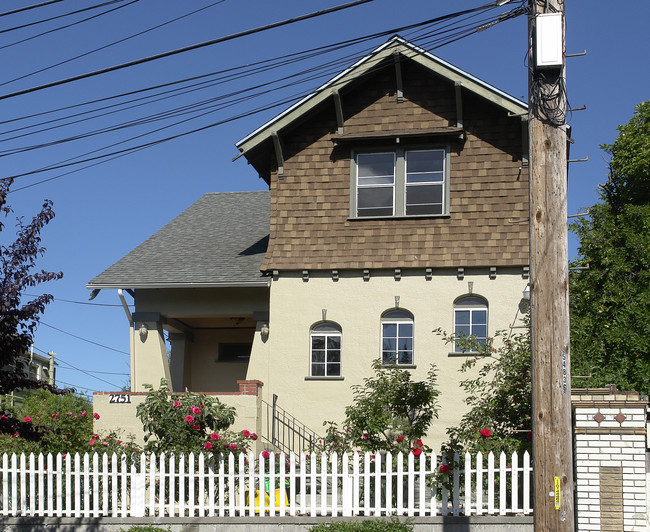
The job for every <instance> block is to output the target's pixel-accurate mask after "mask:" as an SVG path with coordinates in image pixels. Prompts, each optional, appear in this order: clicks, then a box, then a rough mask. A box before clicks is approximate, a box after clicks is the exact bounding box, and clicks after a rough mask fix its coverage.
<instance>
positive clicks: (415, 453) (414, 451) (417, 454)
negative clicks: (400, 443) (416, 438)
mask: <svg viewBox="0 0 650 532" xmlns="http://www.w3.org/2000/svg"><path fill="white" fill-rule="evenodd" d="M413 454H414V455H415V456H420V455H421V454H422V449H416V448H413Z"/></svg>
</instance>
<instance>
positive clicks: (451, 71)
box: [235, 36, 528, 154]
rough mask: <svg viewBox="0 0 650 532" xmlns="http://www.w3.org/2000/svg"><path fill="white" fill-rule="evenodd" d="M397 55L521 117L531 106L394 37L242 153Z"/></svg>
mask: <svg viewBox="0 0 650 532" xmlns="http://www.w3.org/2000/svg"><path fill="white" fill-rule="evenodd" d="M396 53H398V54H400V55H401V56H403V57H405V58H408V59H411V60H413V61H415V62H416V63H419V64H420V65H422V66H424V67H425V68H428V69H430V70H432V71H433V72H436V73H437V74H439V75H441V76H443V77H445V78H447V79H449V80H451V81H453V82H455V83H457V84H459V85H461V86H462V87H463V88H465V89H466V90H469V91H471V92H473V93H475V94H477V95H479V96H481V97H483V98H485V99H487V100H489V101H491V102H492V103H494V104H496V105H498V106H500V107H502V108H503V109H505V110H507V111H509V112H511V113H516V114H521V113H525V112H526V111H527V110H528V105H527V104H526V103H525V102H522V101H521V100H519V99H517V98H515V97H514V96H511V95H509V94H507V93H505V92H503V91H502V90H499V89H497V88H496V87H494V86H492V85H490V84H489V83H486V82H485V81H483V80H481V79H479V78H477V77H476V76H472V75H471V74H469V73H467V72H465V71H464V70H461V69H460V68H458V67H455V66H454V65H452V64H451V63H448V62H446V61H444V60H442V59H440V58H439V57H437V56H435V55H433V54H431V53H429V52H427V51H426V50H423V49H422V48H419V47H418V46H415V45H414V44H413V43H410V42H408V41H406V40H405V39H403V38H402V37H399V36H395V37H393V38H392V39H390V40H389V41H388V42H386V43H385V44H383V45H381V46H379V47H378V48H376V49H375V50H374V51H373V52H371V53H370V54H368V55H366V56H365V57H363V58H361V59H360V60H359V61H357V62H356V63H354V64H353V65H352V66H351V67H349V68H348V69H346V70H344V71H343V72H341V73H340V74H338V75H337V76H335V77H334V78H332V79H331V80H329V81H328V82H327V83H325V84H323V85H321V86H320V87H318V88H317V89H316V90H315V91H314V92H312V93H311V94H309V95H308V96H306V97H304V98H303V99H302V100H300V101H298V102H296V103H295V104H294V105H292V106H291V107H289V108H288V109H287V110H285V111H284V112H282V113H280V114H279V115H277V116H275V117H274V118H272V119H271V120H269V121H268V122H267V123H266V124H263V125H262V126H260V127H259V128H257V129H256V130H255V131H253V132H252V133H250V134H249V135H247V136H246V137H244V138H243V139H242V140H240V141H239V142H237V143H236V144H235V146H236V147H237V148H238V149H239V151H240V152H241V153H242V154H244V153H246V152H248V151H249V150H251V149H253V148H255V147H256V146H259V145H260V144H261V143H263V142H264V141H266V140H268V139H270V138H271V137H272V136H273V134H275V133H278V132H279V131H281V130H282V129H283V128H284V127H286V126H288V125H290V124H291V123H293V122H294V121H295V120H297V119H298V118H300V117H301V116H303V115H304V114H306V113H308V112H309V111H311V110H312V109H313V108H314V107H316V106H317V105H319V104H320V103H322V102H323V101H325V100H326V99H328V98H330V97H331V96H332V95H333V94H334V93H335V92H337V91H341V90H342V89H344V88H345V87H346V85H348V84H350V83H353V82H354V81H356V80H357V79H358V78H359V77H361V76H363V75H364V74H366V73H369V72H372V71H373V69H375V68H376V66H377V65H378V64H379V63H380V62H382V61H384V60H385V59H387V58H390V57H392V56H393V54H396Z"/></svg>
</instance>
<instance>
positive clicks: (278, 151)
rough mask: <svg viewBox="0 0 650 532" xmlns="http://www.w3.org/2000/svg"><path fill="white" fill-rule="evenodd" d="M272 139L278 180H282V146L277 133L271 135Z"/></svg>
mask: <svg viewBox="0 0 650 532" xmlns="http://www.w3.org/2000/svg"><path fill="white" fill-rule="evenodd" d="M271 138H272V139H273V148H274V149H275V160H276V161H277V163H278V179H283V178H284V156H283V155H282V146H281V144H280V137H279V136H278V133H277V131H274V132H273V133H271Z"/></svg>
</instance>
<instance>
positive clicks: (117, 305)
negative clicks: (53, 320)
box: [25, 294, 122, 307]
mask: <svg viewBox="0 0 650 532" xmlns="http://www.w3.org/2000/svg"><path fill="white" fill-rule="evenodd" d="M25 295H26V296H27V297H39V296H37V295H34V294H25ZM52 301H63V302H64V303H76V304H77V305H90V306H92V307H122V305H120V304H118V303H115V304H113V303H91V302H90V301H73V300H71V299H61V298H60V297H53V298H52Z"/></svg>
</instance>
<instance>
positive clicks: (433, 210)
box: [352, 148, 449, 218]
mask: <svg viewBox="0 0 650 532" xmlns="http://www.w3.org/2000/svg"><path fill="white" fill-rule="evenodd" d="M447 159H448V150H447V149H443V148H435V149H434V148H432V149H417V150H416V149H413V150H404V149H401V148H400V149H397V150H393V151H377V152H357V153H355V155H354V164H353V176H354V180H353V181H354V183H353V187H354V191H353V195H352V197H353V200H352V203H353V204H352V215H353V216H355V217H359V218H365V217H381V216H435V215H444V214H448V212H449V208H448V205H449V199H448V196H449V193H448V189H449V179H448V177H447V167H448V161H447Z"/></svg>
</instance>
